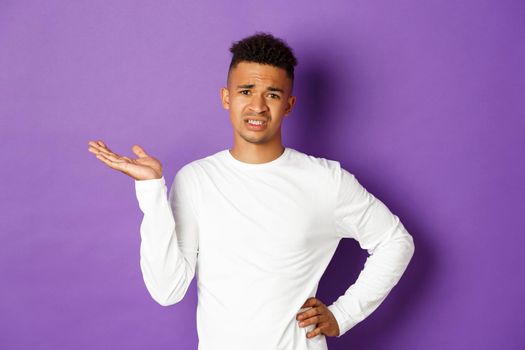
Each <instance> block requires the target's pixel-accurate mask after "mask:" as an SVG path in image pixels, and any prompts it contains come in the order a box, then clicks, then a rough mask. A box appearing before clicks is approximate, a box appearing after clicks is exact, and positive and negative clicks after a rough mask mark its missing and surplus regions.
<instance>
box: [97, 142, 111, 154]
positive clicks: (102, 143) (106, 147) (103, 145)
mask: <svg viewBox="0 0 525 350" xmlns="http://www.w3.org/2000/svg"><path fill="white" fill-rule="evenodd" d="M97 143H98V144H99V145H101V146H102V147H104V148H105V149H107V150H108V151H110V152H112V151H111V150H110V149H109V147H108V146H107V145H106V144H105V143H104V141H102V140H98V141H97Z"/></svg>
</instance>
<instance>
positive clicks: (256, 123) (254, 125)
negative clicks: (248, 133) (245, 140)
mask: <svg viewBox="0 0 525 350" xmlns="http://www.w3.org/2000/svg"><path fill="white" fill-rule="evenodd" d="M244 122H245V123H246V126H247V127H248V129H250V130H263V129H265V128H266V124H267V121H266V120H262V119H251V118H250V119H246V120H245V121H244Z"/></svg>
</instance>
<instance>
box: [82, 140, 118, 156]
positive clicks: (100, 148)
mask: <svg viewBox="0 0 525 350" xmlns="http://www.w3.org/2000/svg"><path fill="white" fill-rule="evenodd" d="M90 145H91V146H93V147H94V148H95V149H96V150H98V151H99V152H100V153H104V154H106V155H110V156H113V157H117V158H122V157H121V156H120V155H118V154H116V153H115V152H112V151H111V150H110V149H109V148H107V147H106V146H105V145H104V146H102V145H100V144H99V143H98V142H94V143H90Z"/></svg>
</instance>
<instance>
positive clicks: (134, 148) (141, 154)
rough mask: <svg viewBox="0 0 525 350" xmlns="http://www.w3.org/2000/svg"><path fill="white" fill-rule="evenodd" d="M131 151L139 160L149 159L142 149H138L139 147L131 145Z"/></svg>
mask: <svg viewBox="0 0 525 350" xmlns="http://www.w3.org/2000/svg"><path fill="white" fill-rule="evenodd" d="M131 150H132V151H133V153H135V154H136V155H137V156H138V157H139V158H145V157H149V155H148V154H147V153H146V151H144V149H143V148H142V147H140V146H139V145H133V146H132V147H131Z"/></svg>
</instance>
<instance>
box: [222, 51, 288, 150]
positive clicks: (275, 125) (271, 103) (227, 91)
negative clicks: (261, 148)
mask: <svg viewBox="0 0 525 350" xmlns="http://www.w3.org/2000/svg"><path fill="white" fill-rule="evenodd" d="M291 93H292V81H291V79H290V78H289V77H288V76H287V74H286V71H285V70H284V69H282V68H279V67H274V66H271V65H266V64H259V63H255V62H245V61H242V62H240V63H238V64H237V66H236V67H235V68H233V69H232V70H231V71H230V74H229V76H228V84H227V87H223V88H221V99H222V105H223V107H224V108H225V109H228V110H229V111H230V122H231V123H232V126H233V129H234V133H235V136H234V137H235V139H236V140H235V141H236V142H249V143H256V144H264V143H270V142H272V141H273V142H277V141H278V142H280V138H281V122H282V120H283V118H284V117H285V116H287V115H288V114H289V113H290V112H291V110H292V107H293V105H294V104H295V96H292V95H291Z"/></svg>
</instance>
